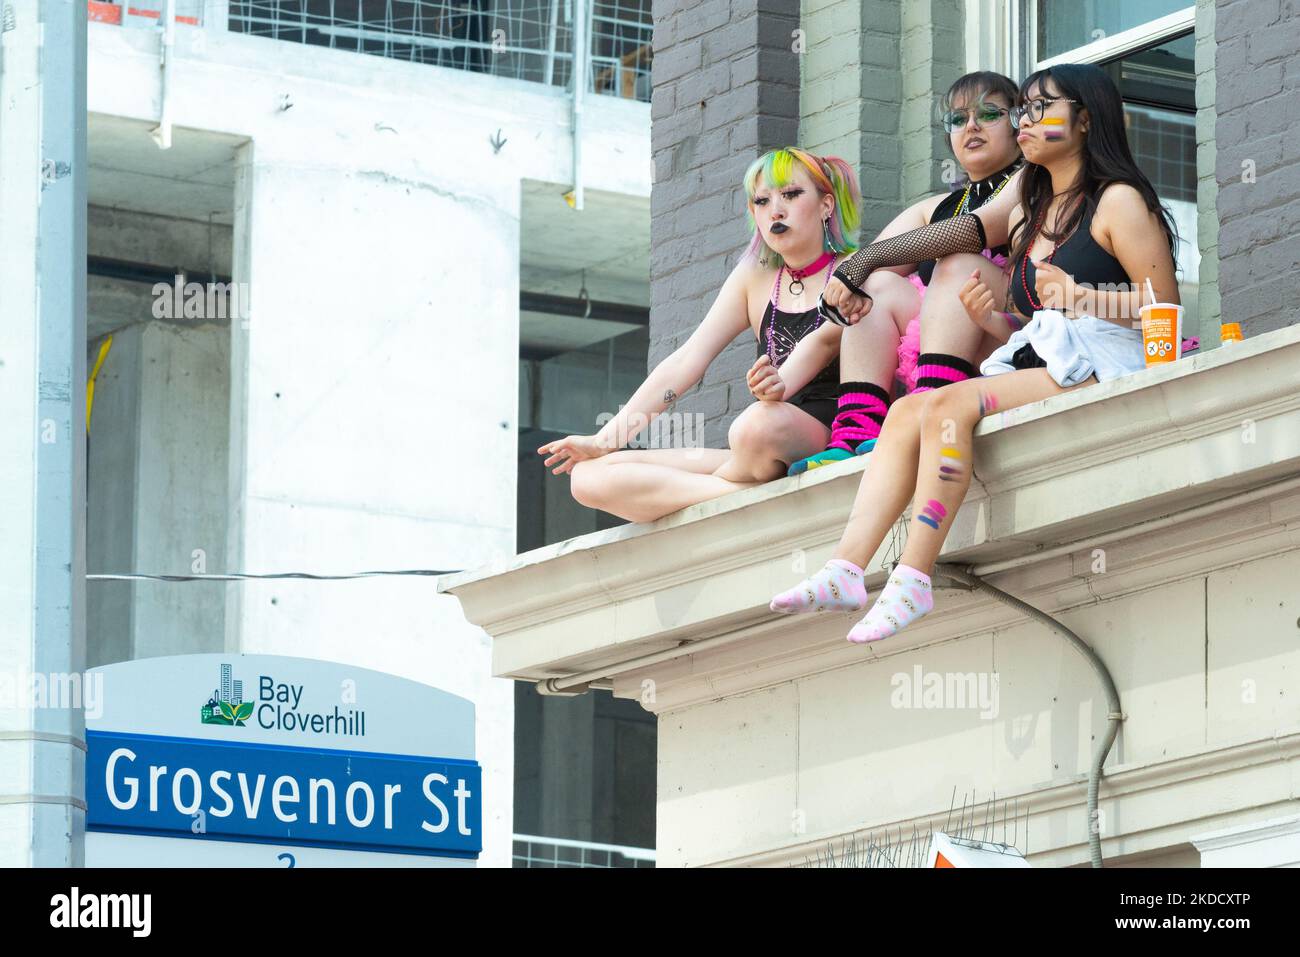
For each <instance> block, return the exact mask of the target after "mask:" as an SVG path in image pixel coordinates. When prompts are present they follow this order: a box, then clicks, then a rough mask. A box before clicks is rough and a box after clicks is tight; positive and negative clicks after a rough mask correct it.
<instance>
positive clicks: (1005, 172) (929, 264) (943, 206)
mask: <svg viewBox="0 0 1300 957" xmlns="http://www.w3.org/2000/svg"><path fill="white" fill-rule="evenodd" d="M1018 169H1020V160H1016V161H1015V162H1014V163H1012V164H1011V165H1010V166H1008V167H1007V168H1006V169H1000V170H998V171H997V172H996V173H994V174H993V175H992V176H990V177H988V178H987V179H982V180H979V181H978V182H975V183H972V184H971V190H970V198H969V199H967V200H966V205H965V206H964V207H963V208H962V212H963V213H969V212H971V211H972V210H976V209H979V208H980V207H981V206H983V205H984V204H985V203H987V202H988V201H989V200H990V199H992V198H993V193H994V191H996V190H997V188H998V187H999V186H1001V185H1002V184H1003V183H1004V182H1005V181H1006V180H1007V179H1009V178H1010V177H1011V176H1012V175H1013V174H1014V173H1015V172H1016V170H1018ZM965 193H966V187H964V186H963V187H961V188H960V189H954V190H953V191H952V192H951V193H949V194H948V195H947V196H945V197H944V198H943V199H942V200H940V201H939V205H938V206H936V207H935V208H934V212H933V213H932V214H931V215H930V222H932V223H935V222H938V221H939V220H941V219H952V215H953V213H955V212H957V206H958V204H959V203H961V198H962V196H963V195H965ZM990 252H993V253H1001V254H1002V255H1004V256H1005V255H1006V254H1007V247H1006V246H998V247H997V248H996V249H992V250H990ZM916 274H917V275H918V276H920V277H921V282H923V283H925V284H926V285H927V286H928V285H930V277H931V276H933V275H934V260H933V259H927V260H926V261H925V262H923V263H918V264H917V267H916Z"/></svg>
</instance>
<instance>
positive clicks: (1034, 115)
mask: <svg viewBox="0 0 1300 957" xmlns="http://www.w3.org/2000/svg"><path fill="white" fill-rule="evenodd" d="M1057 100H1064V101H1065V102H1066V103H1078V102H1079V101H1078V100H1072V99H1070V98H1069V97H1068V96H1036V97H1034V98H1033V99H1032V100H1029V101H1028V102H1026V103H1024V104H1023V105H1021V106H1017V107H1013V108H1012V110H1011V127H1012V129H1017V130H1018V129H1020V121H1021V120H1023V119H1024V118H1025V117H1026V116H1028V117H1029V122H1030V123H1041V122H1043V114H1044V113H1046V112H1047V106H1048V104H1050V103H1055V102H1056V101H1057Z"/></svg>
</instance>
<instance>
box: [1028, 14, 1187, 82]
mask: <svg viewBox="0 0 1300 957" xmlns="http://www.w3.org/2000/svg"><path fill="white" fill-rule="evenodd" d="M1011 7H1012V16H1011V17H1010V18H1009V19H1010V20H1011V21H1012V29H1013V30H1014V29H1016V28H1017V27H1018V26H1019V23H1020V22H1024V23H1025V25H1026V29H1025V31H1024V33H1023V37H1024V46H1025V49H1024V50H1023V51H1021V50H1019V49H1017V44H1016V43H1012V44H1011V49H1012V51H1014V54H1021V53H1022V52H1023V55H1024V57H1025V59H1026V62H1028V63H1030V64H1031V66H1030V68H1029V69H1028V70H1026V71H1025V75H1026V76H1028V75H1029V74H1030V73H1032V72H1034V71H1035V70H1041V69H1043V68H1044V67H1049V66H1056V65H1057V64H1058V63H1103V62H1106V61H1109V60H1117V59H1120V58H1121V57H1125V56H1128V55H1129V54H1130V53H1136V52H1138V51H1139V50H1142V49H1144V48H1146V47H1151V46H1159V45H1160V44H1161V43H1165V42H1167V41H1169V40H1172V39H1174V38H1175V37H1177V36H1179V35H1181V34H1184V33H1187V32H1189V31H1193V30H1195V29H1196V5H1195V4H1194V3H1193V4H1188V5H1187V6H1186V7H1184V8H1183V9H1181V10H1175V11H1174V12H1173V13H1168V14H1165V15H1164V16H1163V17H1157V18H1156V19H1154V20H1149V21H1147V22H1146V23H1143V24H1139V25H1138V26H1136V27H1130V28H1129V29H1128V30H1124V31H1122V32H1120V33H1116V34H1113V35H1112V36H1108V37H1102V38H1101V39H1100V40H1094V41H1093V42H1092V43H1086V44H1084V45H1083V46H1079V47H1075V48H1074V49H1072V50H1065V51H1064V52H1062V53H1058V54H1056V55H1055V56H1051V57H1047V58H1046V59H1042V60H1040V59H1038V49H1037V47H1038V3H1037V0H1011ZM1013 35H1014V34H1013ZM1013 65H1015V66H1018V65H1019V64H1018V63H1016V64H1013Z"/></svg>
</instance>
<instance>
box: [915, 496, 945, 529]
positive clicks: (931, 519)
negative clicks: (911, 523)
mask: <svg viewBox="0 0 1300 957" xmlns="http://www.w3.org/2000/svg"><path fill="white" fill-rule="evenodd" d="M947 514H948V510H947V509H946V508H944V507H943V503H942V502H940V501H939V500H938V499H934V498H932V499H930V501H928V502H926V503H925V508H923V509H921V514H920V515H918V516H916V520H917V521H918V522H924V523H925V524H926V525H929V526H930V527H931V528H933V529H934V530H935V531H936V532H937V531H938V530H939V523H940V522H942V521H943V520H944V518H945V517H946V516H947Z"/></svg>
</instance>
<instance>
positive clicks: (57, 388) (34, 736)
mask: <svg viewBox="0 0 1300 957" xmlns="http://www.w3.org/2000/svg"><path fill="white" fill-rule="evenodd" d="M5 13H6V15H5V23H4V29H3V32H2V33H0V44H3V47H2V49H0V57H2V59H0V222H3V223H4V256H3V257H0V315H3V316H4V322H3V324H2V325H0V408H3V409H4V410H5V413H4V415H3V416H0V488H3V489H4V496H5V503H4V509H3V510H2V513H0V663H2V665H0V667H3V669H4V670H3V671H2V672H0V681H2V682H3V683H4V687H3V688H0V866H8V867H30V866H37V867H68V866H78V865H80V864H81V863H82V862H83V846H84V838H85V808H86V805H85V784H84V767H85V743H84V737H85V722H84V715H83V711H82V709H81V704H82V698H81V695H80V693H79V691H80V687H81V685H80V677H81V673H82V672H83V671H84V668H85V619H84V594H85V494H86V492H85V465H86V463H85V441H86V439H85V428H86V419H85V409H86V404H85V403H86V397H85V378H86V360H85V338H86V327H85V311H86V278H85V268H86V133H85V130H86V128H85V123H84V122H83V120H84V117H85V115H86V11H85V7H84V5H81V4H77V3H42V4H17V5H6V6H5ZM51 689H54V690H53V691H52V690H51ZM33 691H34V692H36V693H35V694H31V693H29V692H33Z"/></svg>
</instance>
